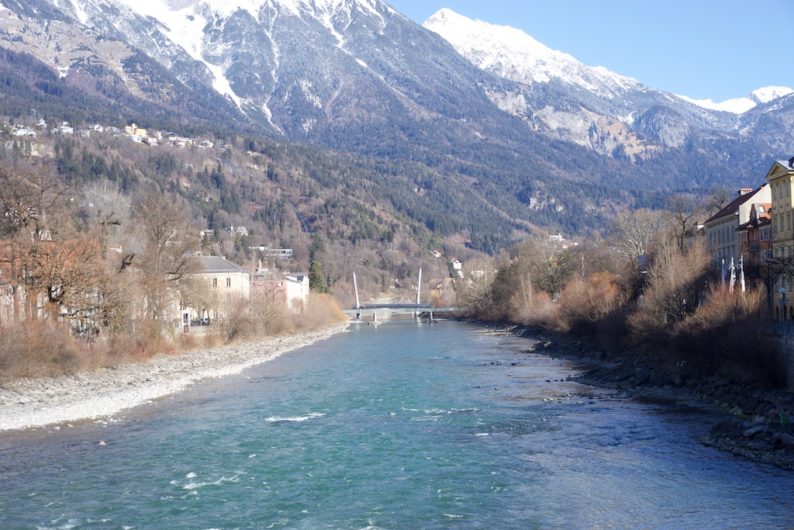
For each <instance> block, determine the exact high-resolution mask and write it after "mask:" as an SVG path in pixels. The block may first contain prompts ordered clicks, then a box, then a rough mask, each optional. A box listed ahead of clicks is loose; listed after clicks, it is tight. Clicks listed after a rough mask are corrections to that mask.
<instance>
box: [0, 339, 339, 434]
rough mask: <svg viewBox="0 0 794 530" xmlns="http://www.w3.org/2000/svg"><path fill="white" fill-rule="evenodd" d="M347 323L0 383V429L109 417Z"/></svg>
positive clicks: (306, 342)
mask: <svg viewBox="0 0 794 530" xmlns="http://www.w3.org/2000/svg"><path fill="white" fill-rule="evenodd" d="M346 328H347V324H340V325H337V326H333V327H329V328H325V329H322V330H318V331H311V332H306V333H300V334H298V335H293V336H286V337H273V338H268V339H265V340H262V341H257V342H251V343H242V344H235V345H231V346H223V347H219V348H213V349H209V350H204V351H194V352H189V353H184V354H180V355H161V356H158V357H155V358H154V359H152V360H151V361H148V362H145V363H133V364H124V365H121V366H118V367H116V368H109V369H102V370H99V371H97V372H90V373H81V374H76V375H69V376H61V377H56V378H46V379H23V380H19V381H14V382H12V383H7V384H3V385H2V386H0V431H8V430H19V429H28V428H32V427H42V426H45V425H50V424H55V423H63V422H69V421H78V420H89V419H96V418H102V417H107V416H112V415H113V414H116V413H118V412H120V411H122V410H125V409H129V408H132V407H136V406H138V405H141V404H143V403H146V402H149V401H151V400H153V399H157V398H160V397H163V396H166V395H169V394H174V393H176V392H180V391H182V390H184V389H185V388H187V387H188V386H190V385H192V384H193V383H195V382H197V381H200V380H202V379H207V378H212V377H223V376H227V375H232V374H237V373H240V372H241V371H243V370H245V369H246V368H248V367H251V366H254V365H256V364H260V363H264V362H267V361H270V360H273V359H275V358H276V357H278V356H280V355H283V354H284V353H286V352H289V351H291V350H296V349H298V348H302V347H304V346H308V345H310V344H313V343H315V342H318V341H321V340H324V339H327V338H329V337H331V336H332V335H334V334H337V333H340V332H342V331H344V330H345V329H346Z"/></svg>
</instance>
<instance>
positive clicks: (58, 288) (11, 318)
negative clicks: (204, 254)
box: [0, 164, 198, 370]
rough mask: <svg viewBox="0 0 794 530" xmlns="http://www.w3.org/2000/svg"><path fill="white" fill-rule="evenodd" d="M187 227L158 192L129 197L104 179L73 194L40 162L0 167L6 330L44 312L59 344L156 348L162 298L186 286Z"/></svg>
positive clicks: (162, 323) (163, 313) (191, 242)
mask: <svg viewBox="0 0 794 530" xmlns="http://www.w3.org/2000/svg"><path fill="white" fill-rule="evenodd" d="M194 232H195V231H194V230H193V229H192V228H191V227H190V224H189V223H188V220H187V219H186V216H185V214H184V210H183V209H182V208H180V205H179V203H178V201H175V200H174V199H173V198H171V197H167V196H166V195H164V194H162V193H155V192H152V193H150V194H147V195H146V196H145V197H143V198H141V200H140V201H139V202H137V203H133V202H132V201H131V199H130V197H129V196H127V195H124V194H122V193H121V192H120V191H119V190H118V188H117V187H114V186H113V185H110V184H107V183H105V184H101V185H100V184H97V185H94V186H91V187H89V188H87V189H85V190H84V192H83V193H82V194H78V193H76V192H75V190H73V189H71V188H68V187H66V186H65V185H64V184H63V182H62V181H61V179H59V178H58V176H57V174H56V173H55V171H54V168H52V167H51V166H48V165H46V164H36V165H24V166H23V165H17V166H16V167H12V168H8V167H5V168H2V169H0V270H2V272H3V274H2V276H0V278H1V279H2V280H3V282H4V283H5V284H7V289H8V290H9V294H10V296H9V297H8V298H7V299H8V300H10V302H9V303H8V304H6V306H5V307H4V308H3V310H4V320H5V322H4V327H5V328H6V330H5V332H6V333H8V334H9V335H10V334H13V330H14V329H15V328H19V327H20V326H21V327H24V326H29V325H31V323H34V322H36V321H43V322H46V323H47V326H49V327H51V328H58V329H61V330H62V331H63V334H62V335H60V336H59V338H58V339H57V340H58V341H62V342H63V343H68V342H70V341H71V338H70V335H72V334H77V335H83V336H84V337H87V338H91V337H94V336H97V335H99V336H101V337H107V341H104V344H105V347H106V349H107V351H108V352H112V351H114V350H117V349H119V346H120V344H122V343H127V344H128V346H129V345H134V348H133V349H136V350H137V351H139V352H141V351H146V350H151V349H154V348H157V347H159V346H160V343H161V340H162V339H163V335H164V333H165V332H166V331H167V330H168V329H169V326H170V324H171V323H170V322H167V316H168V306H169V304H171V303H172V301H173V299H174V297H175V296H176V298H177V299H179V298H180V297H183V296H187V292H186V291H187V290H189V289H190V282H189V281H187V277H188V275H189V274H190V273H191V272H194V269H195V262H194V261H191V260H190V259H189V254H190V251H192V250H195V249H196V248H198V241H197V238H196V236H195V235H194ZM108 341H110V342H112V344H111V343H109V342H108ZM16 346H17V347H18V348H24V346H25V345H24V344H22V343H19V344H17V345H16ZM10 349H13V345H11V346H9V345H6V346H5V348H4V350H5V351H3V352H2V353H3V355H5V356H6V358H8V356H9V355H11V354H12V353H13V352H11V351H9V350H10ZM127 349H129V348H127ZM29 362H30V363H33V364H35V359H29ZM5 368H6V369H7V370H8V369H10V368H9V367H5Z"/></svg>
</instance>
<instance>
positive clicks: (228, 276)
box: [182, 256, 251, 325]
mask: <svg viewBox="0 0 794 530" xmlns="http://www.w3.org/2000/svg"><path fill="white" fill-rule="evenodd" d="M195 259H196V260H198V268H199V271H198V272H195V273H193V274H192V275H191V279H192V280H194V281H195V282H196V284H195V285H194V286H192V287H193V290H194V291H195V292H196V295H195V300H191V301H190V302H189V303H187V304H184V305H186V306H189V307H187V308H186V309H185V310H184V311H185V312H183V315H182V319H183V322H182V323H183V325H184V324H185V313H187V314H188V315H189V316H188V318H187V320H188V323H189V322H196V321H198V322H206V321H207V320H209V321H210V322H212V321H214V320H224V319H227V318H228V317H229V316H230V315H231V314H232V312H233V311H234V310H235V309H236V308H237V306H238V304H240V303H241V302H245V301H248V300H250V298H251V277H250V274H248V271H246V270H245V269H243V268H242V267H240V266H239V265H235V264H234V263H232V262H231V261H229V260H227V259H226V258H224V257H222V256H196V257H195Z"/></svg>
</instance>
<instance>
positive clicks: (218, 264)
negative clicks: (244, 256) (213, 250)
mask: <svg viewBox="0 0 794 530" xmlns="http://www.w3.org/2000/svg"><path fill="white" fill-rule="evenodd" d="M196 259H197V260H198V262H199V266H200V267H201V270H202V271H203V272H205V273H233V272H244V273H246V274H247V273H248V271H246V270H245V269H244V268H242V267H240V266H239V265H235V264H234V263H232V262H231V261H229V260H227V259H226V258H224V257H223V256H196Z"/></svg>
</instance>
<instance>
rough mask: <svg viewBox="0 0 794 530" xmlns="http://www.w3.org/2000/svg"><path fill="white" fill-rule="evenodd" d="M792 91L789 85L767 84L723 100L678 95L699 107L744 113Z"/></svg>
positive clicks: (793, 91)
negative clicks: (745, 94)
mask: <svg viewBox="0 0 794 530" xmlns="http://www.w3.org/2000/svg"><path fill="white" fill-rule="evenodd" d="M792 93H794V90H792V89H791V88H789V87H784V86H767V87H762V88H758V89H756V90H753V91H752V92H751V93H750V95H748V96H745V97H741V98H732V99H727V100H725V101H719V102H717V101H713V100H711V99H693V98H690V97H687V96H679V97H680V98H681V99H683V100H686V101H688V102H690V103H694V104H695V105H698V106H699V107H703V108H704V109H710V110H719V111H723V112H730V113H731V114H744V113H745V112H748V111H750V110H752V109H754V108H755V107H757V106H758V105H763V104H764V103H769V102H770V101H774V100H776V99H778V98H782V97H784V96H788V95H789V94H792Z"/></svg>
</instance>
